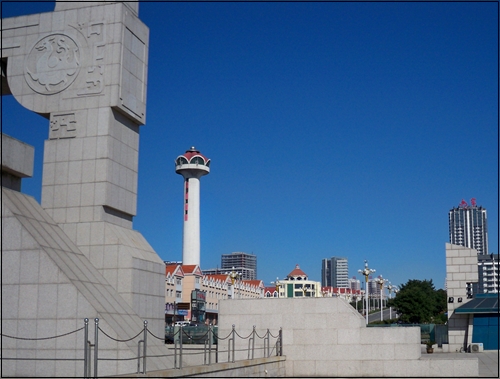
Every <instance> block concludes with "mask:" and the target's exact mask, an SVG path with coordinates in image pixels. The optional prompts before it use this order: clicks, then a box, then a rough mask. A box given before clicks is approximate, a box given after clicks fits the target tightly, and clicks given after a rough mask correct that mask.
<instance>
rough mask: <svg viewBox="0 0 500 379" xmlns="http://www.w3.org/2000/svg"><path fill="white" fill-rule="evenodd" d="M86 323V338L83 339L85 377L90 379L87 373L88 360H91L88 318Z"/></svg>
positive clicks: (85, 320)
mask: <svg viewBox="0 0 500 379" xmlns="http://www.w3.org/2000/svg"><path fill="white" fill-rule="evenodd" d="M83 322H84V323H85V326H84V328H85V331H84V337H83V377H84V378H85V379H86V378H88V373H87V360H88V359H89V356H88V350H87V340H88V339H89V319H88V318H86V319H84V320H83Z"/></svg>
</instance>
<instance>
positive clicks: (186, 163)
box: [175, 146, 210, 265]
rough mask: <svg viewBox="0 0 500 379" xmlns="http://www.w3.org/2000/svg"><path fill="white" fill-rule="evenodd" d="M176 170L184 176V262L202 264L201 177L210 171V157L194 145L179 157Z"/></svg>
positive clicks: (186, 263)
mask: <svg viewBox="0 0 500 379" xmlns="http://www.w3.org/2000/svg"><path fill="white" fill-rule="evenodd" d="M175 172H176V173H178V174H179V175H182V176H183V177H184V229H183V234H182V263H183V264H184V265H200V178H201V177H202V176H203V175H207V174H208V173H210V159H208V158H206V157H204V156H203V155H201V154H200V152H199V151H198V150H196V148H195V147H194V146H193V147H191V149H189V150H188V151H186V152H185V153H184V154H183V155H179V156H178V157H177V159H176V160H175Z"/></svg>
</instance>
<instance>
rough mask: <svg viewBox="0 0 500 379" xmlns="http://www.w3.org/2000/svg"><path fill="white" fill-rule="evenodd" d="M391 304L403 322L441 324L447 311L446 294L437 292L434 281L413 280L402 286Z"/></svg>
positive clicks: (441, 291) (440, 291)
mask: <svg viewBox="0 0 500 379" xmlns="http://www.w3.org/2000/svg"><path fill="white" fill-rule="evenodd" d="M391 303H392V306H393V307H394V308H395V309H396V311H397V312H398V313H399V314H400V319H401V321H403V322H409V323H416V324H425V323H430V322H437V323H441V322H443V315H444V312H445V311H446V292H445V291H443V290H441V289H440V290H436V289H435V288H434V284H433V283H432V279H431V280H423V281H422V280H416V279H413V280H409V281H408V282H407V283H406V284H403V285H401V286H400V291H399V292H398V294H397V295H396V297H395V298H394V299H393V300H392V302H391Z"/></svg>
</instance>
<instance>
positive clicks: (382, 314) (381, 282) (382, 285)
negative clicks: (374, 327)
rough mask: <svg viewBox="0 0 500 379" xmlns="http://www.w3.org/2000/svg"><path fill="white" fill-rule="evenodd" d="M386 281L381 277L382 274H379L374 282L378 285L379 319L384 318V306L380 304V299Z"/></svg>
mask: <svg viewBox="0 0 500 379" xmlns="http://www.w3.org/2000/svg"><path fill="white" fill-rule="evenodd" d="M386 281H387V279H383V278H382V275H380V276H379V277H378V278H377V279H376V282H377V284H378V285H379V286H380V307H379V308H380V321H383V320H384V307H383V306H382V299H383V296H384V283H385V282H386Z"/></svg>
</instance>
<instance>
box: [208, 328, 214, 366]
mask: <svg viewBox="0 0 500 379" xmlns="http://www.w3.org/2000/svg"><path fill="white" fill-rule="evenodd" d="M212 333H213V331H212V324H210V325H209V326H208V364H209V365H210V364H212V338H213V334H212Z"/></svg>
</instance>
